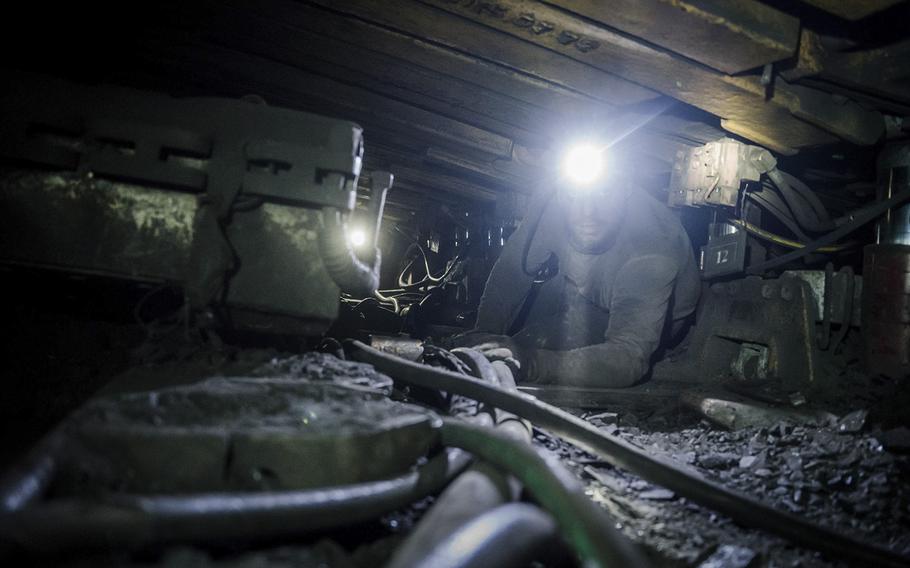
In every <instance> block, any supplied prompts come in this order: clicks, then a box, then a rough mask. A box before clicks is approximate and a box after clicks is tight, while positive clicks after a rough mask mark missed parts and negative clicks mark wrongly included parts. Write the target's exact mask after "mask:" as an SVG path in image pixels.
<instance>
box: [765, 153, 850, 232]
mask: <svg viewBox="0 0 910 568" xmlns="http://www.w3.org/2000/svg"><path fill="white" fill-rule="evenodd" d="M768 178H769V179H770V180H771V181H772V182H773V183H774V185H775V186H776V187H777V189H778V190H779V191H780V194H781V196H782V197H783V198H784V201H786V202H787V205H789V206H790V210H791V211H793V216H794V217H796V221H797V222H798V223H799V224H800V225H801V226H802V227H804V228H805V229H806V230H808V231H812V232H816V233H822V232H825V231H830V230H832V229H834V228H835V225H834V222H833V221H831V220H830V219H827V220H825V219H820V218H819V216H818V214H817V213H816V212H815V209H814V208H813V206H812V204H811V201H810V200H809V198H808V197H807V196H805V195H803V194H801V193H800V192H798V191H797V190H795V189H793V187H792V186H791V185H790V183H789V182H788V181H787V179H786V178H785V177H784V175H783V173H782V172H781V171H780V170H778V169H773V170H771V171H769V172H768ZM810 194H811V191H810ZM826 215H827V212H826Z"/></svg>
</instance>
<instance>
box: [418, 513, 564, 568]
mask: <svg viewBox="0 0 910 568" xmlns="http://www.w3.org/2000/svg"><path fill="white" fill-rule="evenodd" d="M559 545H560V543H559V532H558V531H557V527H556V523H555V522H554V521H553V519H552V518H551V517H550V516H549V515H547V514H546V513H544V512H543V511H541V510H540V509H538V508H537V507H534V506H532V505H528V504H527V503H508V504H506V505H501V506H499V507H497V508H495V509H492V510H490V511H487V512H486V513H483V514H481V515H478V516H477V517H475V518H474V519H473V520H471V521H470V522H468V523H467V524H465V525H463V526H461V527H460V528H458V529H457V530H456V531H454V532H452V534H451V535H449V536H448V537H447V538H446V539H445V540H444V541H442V542H441V543H439V544H438V545H437V546H435V547H434V548H433V549H432V550H431V551H430V552H429V553H428V554H426V555H425V556H424V557H423V558H422V559H421V560H420V561H419V562H416V563H414V564H411V567H412V568H487V567H488V566H496V567H497V568H523V567H525V566H528V564H530V563H531V562H533V561H534V560H539V559H540V558H541V557H542V556H547V555H548V553H549V552H551V551H552V550H553V548H554V547H557V548H558V547H559Z"/></svg>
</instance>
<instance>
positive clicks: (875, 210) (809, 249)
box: [746, 186, 910, 274]
mask: <svg viewBox="0 0 910 568" xmlns="http://www.w3.org/2000/svg"><path fill="white" fill-rule="evenodd" d="M904 187H905V190H904V191H902V192H901V193H899V194H897V195H894V196H892V197H890V198H889V199H886V200H884V201H879V202H876V203H873V204H872V205H867V206H866V207H863V208H862V209H859V210H857V211H854V212H853V213H851V214H850V217H849V219H850V220H849V221H847V222H846V223H844V224H843V225H841V226H840V227H838V228H837V229H835V230H833V231H831V232H830V233H828V234H826V235H824V236H822V237H819V238H817V239H815V240H814V241H812V242H809V243H806V246H805V247H803V248H801V249H799V250H795V251H793V252H790V253H787V254H784V255H781V256H778V257H777V258H772V259H771V260H768V261H765V262H763V263H761V264H756V265H755V266H750V267H749V268H748V269H747V270H746V272H747V273H748V274H761V273H762V272H764V271H766V270H770V269H772V268H777V267H778V266H781V265H784V264H787V263H788V262H793V261H794V260H799V259H800V258H803V257H804V256H807V255H810V254H812V253H814V252H815V251H817V250H818V249H820V248H821V247H824V246H827V245H830V244H833V243H836V242H837V241H839V240H841V239H843V238H844V237H846V236H847V235H849V234H850V233H852V232H853V231H855V230H857V229H859V228H860V227H862V226H863V225H865V224H866V223H869V222H871V221H874V220H875V219H876V218H878V217H879V216H880V215H882V214H884V213H885V212H886V211H888V210H889V209H892V208H894V207H897V206H898V205H900V204H902V203H904V202H905V201H908V200H910V191H908V190H906V186H904Z"/></svg>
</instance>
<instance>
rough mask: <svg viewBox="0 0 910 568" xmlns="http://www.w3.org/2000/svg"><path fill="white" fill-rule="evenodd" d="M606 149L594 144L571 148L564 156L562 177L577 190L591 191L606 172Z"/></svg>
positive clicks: (578, 145)
mask: <svg viewBox="0 0 910 568" xmlns="http://www.w3.org/2000/svg"><path fill="white" fill-rule="evenodd" d="M605 152H606V150H605V148H602V147H599V146H597V145H594V144H577V145H575V146H571V147H570V148H569V149H568V150H567V151H566V153H565V154H564V155H563V159H562V163H561V164H560V165H561V171H562V176H563V178H565V179H566V180H568V181H569V182H570V183H571V184H572V185H573V186H574V187H575V188H577V189H590V188H591V187H594V186H595V185H596V184H597V182H598V181H600V180H601V179H602V178H603V176H604V173H605V171H606V155H605Z"/></svg>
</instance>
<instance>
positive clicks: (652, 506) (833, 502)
mask: <svg viewBox="0 0 910 568" xmlns="http://www.w3.org/2000/svg"><path fill="white" fill-rule="evenodd" d="M856 418H857V416H856V415H854V416H848V417H847V420H846V421H839V422H834V423H832V424H830V425H827V426H824V427H818V428H809V427H806V426H799V425H792V424H787V423H784V422H781V423H779V424H777V425H775V426H774V427H771V428H767V427H761V428H746V429H743V430H739V431H736V432H725V431H720V430H717V429H715V428H714V427H713V426H711V425H710V424H707V423H706V422H698V421H695V422H694V423H691V424H688V425H685V426H683V427H680V428H676V427H672V428H658V429H654V428H651V427H649V425H648V421H646V420H645V421H638V420H637V419H636V418H633V419H632V420H631V421H634V422H635V423H636V424H637V425H635V426H633V425H630V424H629V421H626V420H624V419H623V418H622V417H619V418H618V423H617V418H616V417H615V415H613V414H608V415H607V420H606V421H604V420H603V416H593V417H590V418H589V420H590V421H591V422H592V423H593V424H595V425H597V426H599V427H601V428H602V429H604V430H605V431H607V432H609V433H610V434H612V435H614V436H617V437H620V438H622V439H624V440H626V441H629V442H631V443H633V444H635V445H638V446H640V447H642V448H644V449H646V450H648V451H650V452H651V453H653V454H655V455H660V456H664V457H667V458H670V459H672V460H675V461H677V462H679V463H681V464H685V465H686V466H688V467H691V468H693V469H695V470H697V471H699V472H700V473H702V474H703V475H705V476H706V477H708V478H710V479H713V480H715V481H718V482H721V483H723V484H725V485H728V486H731V487H733V488H736V489H738V490H741V491H743V492H744V493H747V494H749V495H751V496H752V497H755V498H758V499H760V500H762V501H764V502H767V503H771V504H773V505H774V506H775V507H778V508H780V509H783V510H786V511H790V512H793V513H797V514H800V515H804V516H806V517H807V518H809V519H811V520H813V521H815V522H818V523H821V524H823V525H826V526H829V527H832V528H836V529H838V530H840V531H843V532H845V533H849V534H852V535H854V536H861V538H864V539H868V540H870V541H873V542H877V543H879V544H882V545H884V546H887V547H889V548H892V549H893V550H895V551H899V552H902V553H904V554H910V485H908V483H907V480H908V475H910V458H908V456H906V455H901V454H895V453H892V452H891V451H889V450H888V449H886V447H885V445H884V443H883V440H889V439H892V438H899V437H902V436H904V435H905V434H906V431H904V430H897V431H894V430H892V431H889V432H881V431H877V430H874V429H873V430H870V431H868V432H864V431H857V426H858V424H857V420H856ZM535 439H536V441H537V443H539V444H540V445H542V446H544V447H545V448H547V450H548V451H553V452H556V453H557V454H558V455H559V456H560V457H561V458H562V459H563V461H564V462H565V463H567V464H568V465H570V467H572V469H573V470H574V471H575V472H576V473H577V474H578V476H579V477H580V478H581V479H582V480H584V482H585V483H586V485H587V488H588V492H589V494H590V495H591V497H592V499H594V500H596V501H597V502H599V503H600V504H602V505H603V507H604V508H605V509H606V510H607V511H608V512H609V513H610V514H611V515H613V516H614V518H616V520H617V525H618V526H621V527H622V530H623V532H625V533H626V534H627V535H628V536H629V537H631V538H633V539H634V540H636V541H638V542H641V543H643V544H645V545H646V546H648V547H650V548H653V549H654V550H655V551H656V552H659V553H660V555H661V556H663V557H664V558H666V559H668V560H673V561H679V562H680V563H682V564H684V565H693V564H698V563H699V562H701V561H702V560H704V559H706V558H708V557H710V556H711V555H712V554H713V553H715V552H717V550H718V549H722V548H723V547H730V546H734V547H739V548H740V549H741V551H740V554H741V555H743V557H748V558H754V559H753V560H752V562H754V564H748V563H745V562H728V563H723V564H720V566H730V567H732V566H747V565H749V566H755V565H762V566H816V565H817V566H827V565H835V564H836V563H830V562H827V561H825V560H824V559H822V558H821V557H819V556H818V555H816V554H814V553H812V552H808V551H803V550H799V549H796V548H794V547H792V546H789V545H788V544H787V543H786V542H784V541H783V540H781V539H778V538H776V537H772V536H769V535H766V534H764V533H762V532H759V531H753V530H748V529H744V528H742V527H738V526H736V525H735V524H733V523H732V522H731V521H730V520H728V519H726V518H724V517H722V516H719V515H716V514H714V513H712V512H711V511H710V510H707V509H704V508H702V507H700V506H698V505H695V504H693V503H690V502H688V501H687V500H686V499H684V498H682V497H679V496H677V495H675V494H674V493H673V492H671V491H669V490H666V489H663V488H661V487H656V486H653V485H651V484H649V483H647V482H646V481H644V480H641V479H639V478H637V477H636V476H634V475H631V474H628V473H626V472H624V471H622V470H619V469H616V468H613V467H611V466H610V464H608V463H604V462H602V461H600V460H597V459H595V458H593V457H591V456H589V455H587V454H585V453H584V452H580V451H578V450H577V449H575V448H573V447H572V446H570V445H568V444H566V443H564V442H562V441H560V440H558V439H555V438H552V437H550V436H547V435H546V434H544V433H538V434H537V436H536V438H535Z"/></svg>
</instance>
